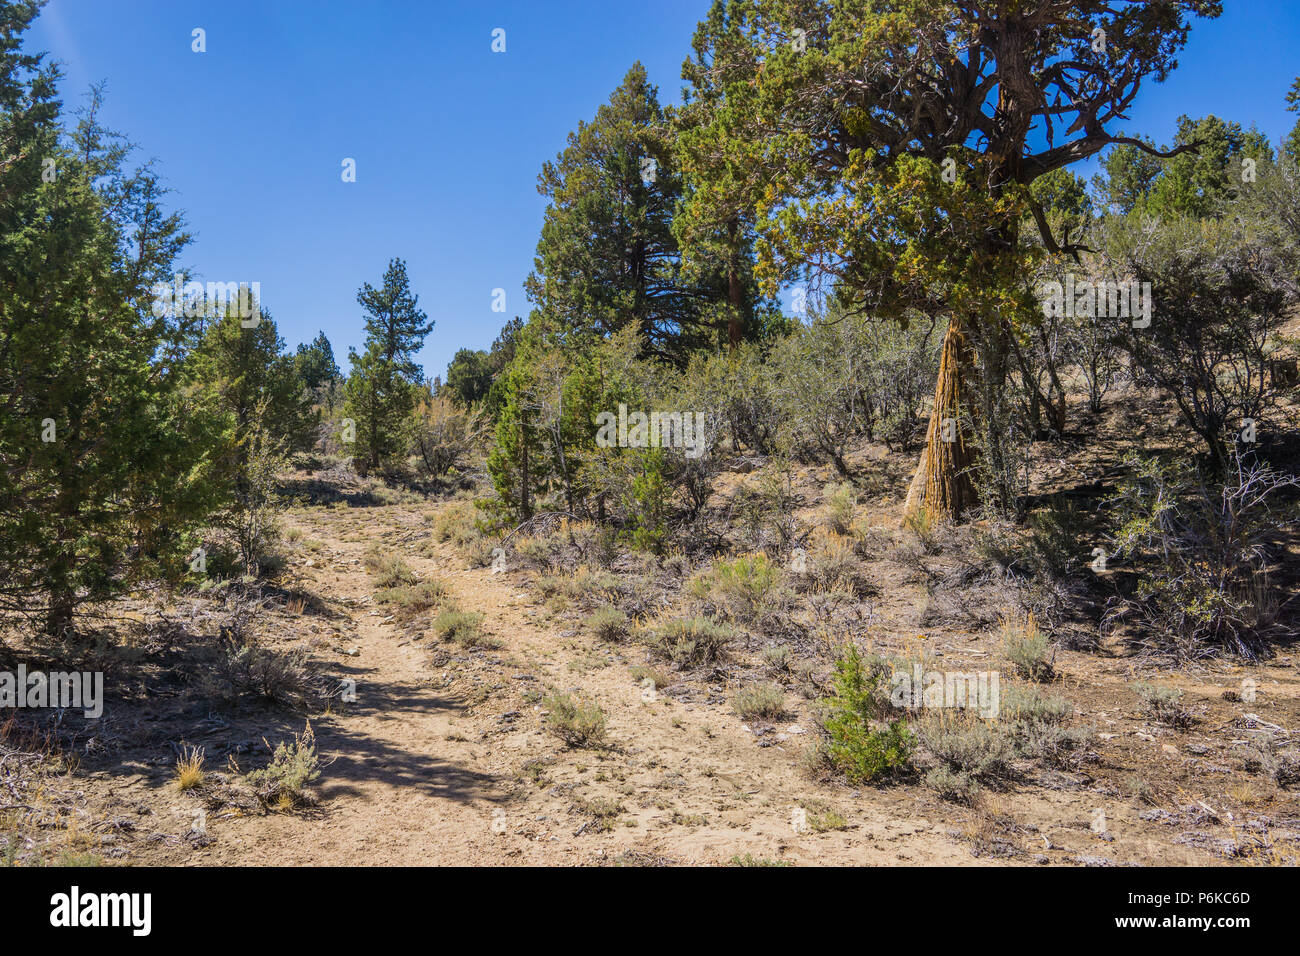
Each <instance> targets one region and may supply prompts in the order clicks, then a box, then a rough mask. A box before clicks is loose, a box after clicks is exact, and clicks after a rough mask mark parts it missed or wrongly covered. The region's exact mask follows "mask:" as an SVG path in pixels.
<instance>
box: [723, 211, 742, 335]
mask: <svg viewBox="0 0 1300 956" xmlns="http://www.w3.org/2000/svg"><path fill="white" fill-rule="evenodd" d="M727 235H728V237H729V238H730V240H731V245H730V250H731V260H730V262H729V263H728V265H727V305H728V307H729V308H728V317H727V339H728V341H729V343H730V345H731V351H733V352H734V351H735V350H736V349H737V348H739V347H740V340H741V327H740V317H741V309H742V307H743V306H744V298H745V297H744V292H743V290H742V289H741V287H740V274H739V265H738V262H737V260H738V258H739V255H740V253H739V251H738V250H737V240H736V221H735V220H734V219H733V220H732V221H731V223H730V224H729V225H728V227H727Z"/></svg>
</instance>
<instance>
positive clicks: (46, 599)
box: [0, 2, 212, 635]
mask: <svg viewBox="0 0 1300 956" xmlns="http://www.w3.org/2000/svg"><path fill="white" fill-rule="evenodd" d="M36 11H37V5H36V4H33V3H7V2H0V22H4V23H5V24H6V29H5V30H4V31H3V33H0V170H2V171H3V179H2V180H0V542H3V546H2V547H0V607H2V608H3V609H5V610H9V611H24V612H28V611H37V612H42V613H43V614H44V619H45V620H44V624H45V627H46V629H47V630H48V631H49V632H50V633H52V634H56V635H61V634H64V633H66V632H67V631H68V629H69V627H70V626H71V625H72V623H73V617H74V613H75V612H76V610H77V608H78V606H80V605H82V604H84V603H86V602H91V601H96V600H100V599H102V598H105V597H107V596H109V595H111V594H113V593H115V592H116V591H118V590H119V589H121V588H122V587H124V586H126V585H127V584H128V583H130V582H131V581H132V580H133V579H135V578H138V577H140V576H143V575H146V574H152V573H157V572H160V571H165V570H169V569H170V570H173V571H174V570H175V568H176V564H177V563H178V561H177V558H176V555H175V554H174V553H173V552H174V551H175V549H176V548H177V547H178V546H179V545H180V543H181V542H182V541H183V536H184V534H185V533H186V532H187V531H189V530H191V529H192V528H193V527H194V526H195V525H196V524H197V522H198V521H199V520H201V518H202V517H203V515H204V514H205V512H206V510H207V509H208V508H209V507H210V506H211V500H210V495H211V493H212V487H211V485H210V484H206V483H205V480H204V479H205V476H207V475H208V473H209V472H210V468H209V464H210V463H209V461H208V458H207V455H206V447H207V446H206V440H207V438H206V436H207V432H206V429H205V425H204V416H203V414H202V412H201V410H198V409H196V408H195V403H194V402H193V401H192V400H191V399H190V398H189V397H188V396H187V395H185V394H184V392H183V391H182V389H181V387H180V386H181V376H180V375H179V374H178V369H177V366H176V362H175V360H176V357H177V355H178V352H179V348H180V342H181V341H182V339H183V337H184V332H185V330H184V329H183V328H181V327H179V326H178V325H177V324H176V323H174V322H173V320H172V319H171V318H170V317H168V316H166V315H161V316H160V315H156V314H155V313H154V310H153V308H152V305H153V302H152V297H151V295H150V290H151V288H152V286H153V285H154V283H157V282H161V281H166V280H168V279H170V275H171V273H172V270H173V265H174V260H175V257H176V254H177V252H178V251H179V250H180V249H181V248H182V247H183V246H184V245H185V243H186V242H187V241H188V239H189V237H188V235H187V234H186V232H185V230H184V224H183V222H182V220H181V217H180V216H179V214H176V213H167V212H165V211H164V210H163V208H162V203H161V200H162V196H163V194H164V192H165V191H164V190H163V189H162V187H161V186H160V185H159V183H158V180H157V177H156V176H155V175H154V173H153V172H152V171H151V170H150V169H149V168H148V167H145V168H142V169H135V170H132V169H129V168H128V167H127V166H126V164H125V160H126V157H127V154H128V152H129V144H128V143H126V142H125V141H124V140H123V139H122V138H121V137H117V136H115V135H114V134H111V133H110V132H109V131H107V130H105V129H104V128H103V127H102V126H101V125H100V123H99V121H98V109H99V105H100V102H101V92H100V91H98V90H94V91H92V95H91V98H90V103H89V106H88V108H87V109H86V110H85V111H83V113H82V115H81V117H80V121H79V122H77V123H76V124H75V126H74V128H73V129H72V130H71V131H70V132H69V133H68V134H66V135H61V130H62V127H61V125H60V108H59V103H58V101H57V100H56V99H55V87H56V84H57V79H58V74H57V72H56V71H55V70H54V69H53V68H52V67H50V66H49V65H47V64H46V63H45V62H44V60H43V58H42V56H40V55H36V54H29V53H24V52H22V51H21V48H20V43H21V36H22V34H23V32H24V31H25V30H26V29H27V27H28V26H29V25H30V23H31V20H32V19H33V18H34V17H35V15H36Z"/></svg>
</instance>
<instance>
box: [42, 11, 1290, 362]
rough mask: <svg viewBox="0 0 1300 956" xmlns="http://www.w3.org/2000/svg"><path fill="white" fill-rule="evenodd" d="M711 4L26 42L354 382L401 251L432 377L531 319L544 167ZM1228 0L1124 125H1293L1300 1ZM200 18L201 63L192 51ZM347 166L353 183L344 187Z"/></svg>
mask: <svg viewBox="0 0 1300 956" xmlns="http://www.w3.org/2000/svg"><path fill="white" fill-rule="evenodd" d="M708 6H709V3H708V0H653V2H650V0H642V2H629V0H561V2H551V0H530V2H500V0H493V2H461V3H443V2H436V0H435V2H429V0H424V2H419V0H416V2H396V0H392V2H379V3H362V2H355V0H349V2H335V0H317V2H313V3H305V2H290V0H222V2H219V3H218V2H198V0H51V2H50V3H49V4H48V5H47V7H46V8H45V10H44V11H43V13H42V14H41V17H40V19H39V20H38V21H37V23H36V26H35V27H34V29H33V30H32V32H31V34H30V35H29V41H28V42H29V45H30V46H32V47H34V48H36V49H40V50H45V51H47V52H48V53H50V54H51V56H53V57H54V58H55V59H57V60H59V61H61V62H62V63H63V65H64V69H65V71H66V74H67V76H66V79H65V82H64V86H63V97H64V101H65V103H66V104H67V105H68V106H69V107H71V106H73V105H75V104H76V103H77V102H79V100H80V97H81V94H82V92H83V91H84V90H85V89H86V88H87V87H88V86H89V85H90V84H91V83H93V82H96V81H100V80H104V81H107V85H108V101H107V106H106V110H105V119H106V121H107V123H108V124H109V125H110V126H113V127H115V128H117V129H119V130H121V131H123V132H125V133H127V134H128V135H129V136H130V137H131V138H132V139H133V140H134V141H135V142H137V143H138V144H139V145H140V153H139V155H140V157H142V158H148V157H153V158H156V159H157V160H158V161H159V169H160V171H161V172H162V174H163V177H164V179H165V181H166V182H167V184H168V185H169V186H170V187H171V188H172V189H173V190H174V194H173V196H172V199H173V201H174V203H175V204H176V205H177V206H178V207H179V208H181V209H183V210H184V211H185V213H186V215H187V217H188V219H189V221H190V225H191V229H192V230H193V231H194V232H195V233H196V235H197V239H196V241H195V242H194V243H193V244H192V245H191V246H190V248H189V249H188V250H187V254H186V256H185V262H186V264H188V265H190V266H192V267H193V268H194V270H195V271H196V273H197V274H198V275H199V276H200V277H201V278H203V279H206V280H213V281H249V282H252V281H257V282H260V283H261V289H262V299H263V302H264V303H265V305H266V308H267V310H268V311H269V312H270V313H271V314H272V315H273V316H274V318H275V320H276V322H277V324H278V325H279V327H280V332H281V334H282V335H283V336H284V338H285V339H286V341H287V342H288V343H289V345H290V347H292V346H293V345H295V344H296V343H298V342H301V341H308V340H310V339H311V338H313V337H314V336H315V334H316V332H317V331H318V330H322V329H323V330H324V331H325V333H326V335H328V336H329V338H330V341H331V342H332V343H333V345H334V351H335V355H336V357H337V358H338V360H339V364H340V366H341V367H342V368H343V369H344V370H345V371H346V370H347V368H348V365H347V361H346V355H347V349H348V347H349V346H356V347H359V346H360V344H361V339H362V332H361V324H362V320H361V310H360V308H359V307H358V306H357V305H356V291H357V288H358V287H359V286H360V285H361V283H362V282H365V281H369V282H371V283H373V284H376V285H377V284H378V283H379V281H380V277H381V276H382V274H383V271H384V267H385V266H386V264H387V262H388V260H389V258H391V257H393V256H400V257H402V258H404V259H406V260H407V267H408V271H409V274H410V277H411V282H412V286H413V288H414V291H415V292H416V293H417V294H418V295H419V296H420V305H421V307H422V308H424V309H425V311H427V312H428V314H429V316H430V317H431V318H433V319H434V320H435V321H436V323H437V325H436V326H435V328H434V330H433V332H432V334H431V335H430V336H429V338H428V340H427V342H426V344H425V348H424V351H423V352H422V353H421V355H420V356H419V360H420V361H421V362H423V364H424V367H425V371H426V373H427V374H430V375H433V374H440V373H442V372H443V371H444V369H445V368H446V364H447V362H448V361H449V360H450V359H451V356H452V355H453V354H454V353H455V352H456V350H457V349H459V348H462V347H470V348H486V347H487V346H488V345H489V344H490V343H491V341H492V339H493V338H495V337H496V334H497V331H498V330H499V329H500V327H501V325H502V324H503V323H504V322H505V321H506V320H507V319H509V318H510V317H511V316H513V315H516V314H518V315H527V311H528V303H527V301H526V300H525V298H524V294H523V288H522V285H523V280H524V278H525V277H526V276H527V275H528V272H529V271H530V269H531V268H532V261H533V250H534V246H535V244H536V240H537V234H538V230H539V229H540V226H541V221H542V212H543V209H544V203H543V200H542V198H541V197H540V196H539V195H538V194H537V191H536V178H537V173H538V172H539V170H540V167H541V164H542V163H543V162H544V161H545V160H547V159H550V158H552V157H554V155H555V154H556V153H557V152H558V151H559V150H560V149H561V148H563V146H564V140H565V137H566V135H567V134H568V132H569V131H570V130H571V129H573V128H574V127H575V126H576V125H577V123H578V121H579V120H581V119H589V118H590V117H591V116H592V114H593V113H594V112H595V110H596V108H597V106H599V105H600V104H601V103H602V102H604V101H605V100H606V98H607V97H608V96H609V94H610V92H611V91H612V90H613V89H614V87H616V86H617V85H618V83H619V81H620V80H621V79H622V77H623V74H624V73H625V72H626V71H627V68H628V67H629V66H630V65H631V64H632V62H633V61H634V60H638V59H639V60H641V62H642V63H644V64H645V66H646V69H647V70H648V71H649V74H650V77H651V79H652V80H653V81H654V82H655V83H657V84H658V86H659V93H660V98H661V100H662V101H663V102H665V103H670V102H676V101H677V99H678V97H679V93H680V89H681V79H680V68H681V63H682V61H683V59H685V57H686V55H687V54H688V52H689V50H690V39H691V35H692V33H693V31H694V28H695V24H696V22H697V21H698V20H699V19H700V18H702V17H703V16H704V14H705V13H706V12H707V10H708ZM1224 6H1225V8H1226V9H1225V12H1224V15H1223V16H1222V17H1221V18H1219V19H1218V20H1215V21H1198V22H1197V23H1196V24H1195V26H1194V27H1193V30H1192V35H1191V40H1190V42H1189V44H1188V46H1187V48H1186V49H1185V50H1184V51H1183V53H1182V55H1181V56H1180V57H1179V60H1180V67H1179V69H1178V70H1177V71H1175V73H1174V74H1173V75H1172V77H1171V78H1170V79H1169V81H1168V82H1166V83H1165V84H1164V85H1163V86H1157V85H1147V86H1146V87H1145V88H1144V89H1143V90H1142V92H1141V93H1139V95H1138V100H1137V103H1136V105H1135V108H1134V110H1133V112H1132V119H1131V122H1130V123H1129V124H1127V128H1128V129H1129V130H1132V131H1136V132H1141V133H1144V134H1147V135H1150V136H1152V137H1153V138H1155V139H1156V140H1157V141H1160V142H1167V141H1168V140H1169V139H1171V138H1172V136H1173V132H1174V129H1175V122H1176V119H1177V117H1178V116H1179V115H1180V114H1182V113H1188V114H1191V115H1195V116H1200V115H1204V114H1207V113H1215V114H1218V115H1220V116H1222V117H1224V118H1225V119H1231V120H1236V121H1237V122H1240V123H1242V124H1243V125H1244V126H1250V125H1251V124H1252V123H1254V124H1255V125H1257V126H1258V127H1259V128H1260V130H1262V131H1263V132H1264V133H1265V134H1266V135H1267V136H1268V137H1269V138H1270V140H1272V141H1274V142H1276V141H1278V140H1279V139H1280V138H1281V137H1282V136H1284V135H1285V133H1286V132H1287V131H1289V130H1290V129H1291V127H1292V126H1293V125H1294V123H1295V120H1296V116H1295V114H1292V113H1287V112H1286V111H1285V104H1284V102H1283V99H1282V97H1283V95H1284V93H1285V92H1286V90H1287V88H1288V87H1289V86H1290V84H1291V82H1292V80H1293V79H1294V78H1295V76H1296V75H1297V74H1300V56H1297V55H1296V52H1295V46H1296V43H1297V41H1300V0H1226V2H1225V4H1224ZM498 27H499V28H502V29H504V30H505V31H506V35H505V36H506V52H505V53H501V54H498V53H493V52H492V50H491V44H492V31H493V29H495V28H498ZM195 28H202V29H204V30H205V31H206V43H207V51H206V52H205V53H201V54H200V53H194V52H192V51H191V43H192V38H191V31H192V30H194V29H195ZM345 157H350V158H353V159H355V160H356V168H357V181H356V182H355V183H344V182H343V181H342V180H341V177H340V173H341V171H342V166H341V163H342V161H343V159H344V158H345ZM1077 171H1078V172H1080V173H1081V174H1084V175H1088V174H1090V172H1091V170H1090V169H1089V168H1087V167H1084V168H1078V169H1077ZM496 288H502V289H504V290H505V291H506V305H507V312H506V313H505V314H501V313H497V312H493V311H492V308H491V306H492V291H493V289H496Z"/></svg>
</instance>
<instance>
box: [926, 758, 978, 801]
mask: <svg viewBox="0 0 1300 956" xmlns="http://www.w3.org/2000/svg"><path fill="white" fill-rule="evenodd" d="M921 779H922V782H923V783H924V784H925V785H926V786H927V787H929V788H930V789H931V790H933V791H934V792H935V793H937V794H938V795H939V796H940V797H942V798H943V799H944V800H950V801H952V802H953V803H965V804H972V803H974V802H975V799H976V798H977V797H978V796H979V794H980V791H981V790H982V789H983V788H982V787H980V783H979V780H978V779H976V777H975V776H974V775H973V774H970V773H967V772H966V771H964V770H954V769H953V768H952V767H950V766H949V765H948V764H940V765H939V766H937V767H931V768H930V769H929V770H927V771H926V772H925V776H924V777H922V778H921Z"/></svg>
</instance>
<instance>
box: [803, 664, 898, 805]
mask: <svg viewBox="0 0 1300 956" xmlns="http://www.w3.org/2000/svg"><path fill="white" fill-rule="evenodd" d="M889 678H890V670H889V668H888V666H886V665H885V664H884V662H882V661H879V660H877V659H874V658H864V657H863V656H862V654H861V653H860V652H859V651H858V649H857V648H856V647H855V646H853V645H849V646H848V647H846V648H845V649H844V651H843V653H842V654H841V655H840V656H839V658H838V659H837V660H836V662H835V693H834V695H833V696H832V697H830V698H828V699H827V701H826V705H827V716H826V718H825V721H824V722H823V728H824V729H825V731H826V734H827V736H828V738H829V740H828V743H827V755H828V757H829V759H830V761H831V764H832V765H833V766H835V767H836V768H837V769H838V770H840V771H841V772H842V773H844V774H845V776H847V777H848V779H849V781H850V782H852V783H870V782H872V781H875V780H879V779H881V778H882V777H885V776H888V775H890V774H894V773H898V772H900V771H902V770H903V769H905V768H906V767H907V766H908V763H909V760H910V758H911V753H912V747H913V739H912V734H911V732H910V731H909V730H908V728H907V724H906V722H905V721H904V720H903V719H902V718H898V719H895V720H892V721H889V722H888V723H885V722H884V721H885V719H886V718H887V716H888V714H889Z"/></svg>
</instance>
